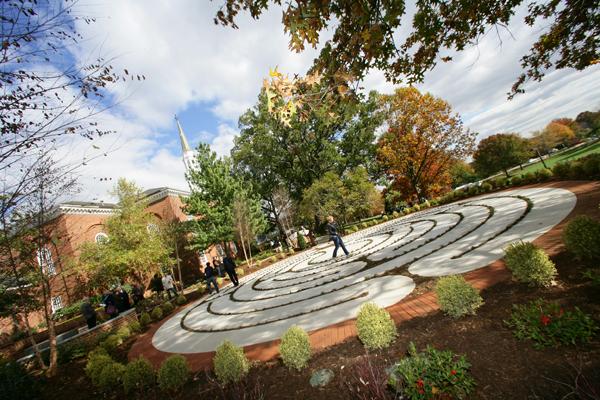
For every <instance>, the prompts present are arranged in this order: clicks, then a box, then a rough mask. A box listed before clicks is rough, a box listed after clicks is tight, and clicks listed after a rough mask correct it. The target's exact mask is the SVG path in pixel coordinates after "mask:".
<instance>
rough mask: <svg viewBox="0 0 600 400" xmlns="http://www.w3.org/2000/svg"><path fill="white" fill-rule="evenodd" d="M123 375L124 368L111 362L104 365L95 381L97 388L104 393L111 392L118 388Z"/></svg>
mask: <svg viewBox="0 0 600 400" xmlns="http://www.w3.org/2000/svg"><path fill="white" fill-rule="evenodd" d="M124 373H125V366H124V365H123V364H121V363H118V362H116V361H113V362H112V363H109V364H106V365H104V367H103V368H102V370H101V371H100V374H99V375H98V379H97V383H98V384H97V386H98V388H100V389H101V390H102V391H104V392H112V391H114V390H115V389H116V388H117V387H119V386H120V383H121V378H122V377H123V374H124Z"/></svg>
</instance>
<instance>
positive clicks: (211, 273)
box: [204, 262, 219, 294]
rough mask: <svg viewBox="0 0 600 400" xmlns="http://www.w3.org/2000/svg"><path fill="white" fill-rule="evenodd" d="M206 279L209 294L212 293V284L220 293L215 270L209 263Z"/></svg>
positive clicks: (207, 264) (205, 273) (205, 271)
mask: <svg viewBox="0 0 600 400" xmlns="http://www.w3.org/2000/svg"><path fill="white" fill-rule="evenodd" d="M204 279H206V288H207V289H208V293H209V294H210V293H212V290H211V287H210V285H211V284H212V285H213V286H214V287H215V290H216V291H217V293H219V285H217V278H216V277H215V269H214V268H213V267H212V266H211V265H210V263H209V262H207V263H206V267H205V268H204Z"/></svg>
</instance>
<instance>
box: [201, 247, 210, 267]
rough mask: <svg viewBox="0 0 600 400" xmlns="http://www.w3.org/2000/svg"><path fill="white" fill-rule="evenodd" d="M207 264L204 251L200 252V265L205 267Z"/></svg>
mask: <svg viewBox="0 0 600 400" xmlns="http://www.w3.org/2000/svg"><path fill="white" fill-rule="evenodd" d="M207 262H208V257H206V251H204V250H202V251H201V252H200V263H202V265H206V263H207Z"/></svg>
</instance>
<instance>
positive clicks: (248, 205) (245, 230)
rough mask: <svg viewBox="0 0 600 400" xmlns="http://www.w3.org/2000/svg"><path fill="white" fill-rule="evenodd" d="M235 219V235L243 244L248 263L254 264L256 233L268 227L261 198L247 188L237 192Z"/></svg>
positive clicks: (234, 203)
mask: <svg viewBox="0 0 600 400" xmlns="http://www.w3.org/2000/svg"><path fill="white" fill-rule="evenodd" d="M233 221H234V230H235V235H236V237H237V239H238V241H239V242H240V243H241V245H242V251H243V252H244V258H245V259H246V264H247V265H252V242H253V241H254V238H255V237H256V235H258V234H260V233H263V232H264V231H265V229H266V228H267V221H266V219H265V215H264V213H263V212H262V209H261V206H260V200H259V199H257V198H256V197H252V195H251V194H250V193H248V191H246V190H242V191H240V192H238V193H236V194H235V196H234V199H233ZM248 258H250V260H249V261H248Z"/></svg>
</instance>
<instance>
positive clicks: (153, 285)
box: [150, 274, 165, 298]
mask: <svg viewBox="0 0 600 400" xmlns="http://www.w3.org/2000/svg"><path fill="white" fill-rule="evenodd" d="M150 289H152V291H153V292H154V293H156V294H157V295H158V298H162V292H163V291H164V290H165V288H164V287H163V284H162V278H161V277H160V275H159V274H154V277H153V278H152V280H151V281H150Z"/></svg>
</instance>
